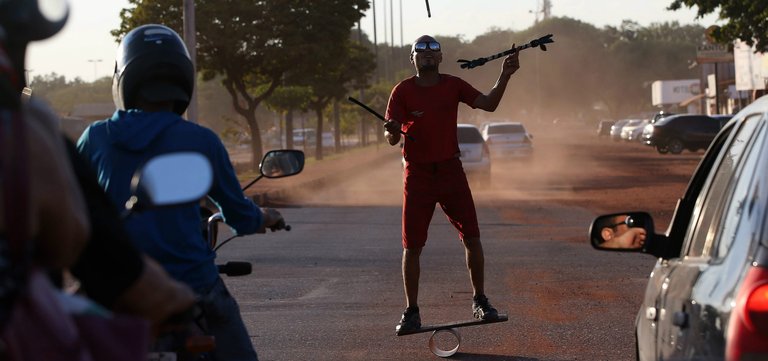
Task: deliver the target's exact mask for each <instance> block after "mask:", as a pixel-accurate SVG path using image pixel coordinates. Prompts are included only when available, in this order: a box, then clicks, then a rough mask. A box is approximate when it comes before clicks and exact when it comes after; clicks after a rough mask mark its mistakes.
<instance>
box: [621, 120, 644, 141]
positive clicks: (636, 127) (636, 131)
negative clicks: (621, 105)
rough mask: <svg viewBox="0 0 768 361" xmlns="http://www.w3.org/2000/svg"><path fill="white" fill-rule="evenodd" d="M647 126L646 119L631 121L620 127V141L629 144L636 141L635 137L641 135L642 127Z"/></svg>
mask: <svg viewBox="0 0 768 361" xmlns="http://www.w3.org/2000/svg"><path fill="white" fill-rule="evenodd" d="M646 124H648V120H646V119H632V120H630V121H629V122H627V124H624V126H623V127H621V136H620V137H621V140H624V141H627V142H630V141H637V137H638V136H639V135H640V134H642V131H643V127H645V125H646Z"/></svg>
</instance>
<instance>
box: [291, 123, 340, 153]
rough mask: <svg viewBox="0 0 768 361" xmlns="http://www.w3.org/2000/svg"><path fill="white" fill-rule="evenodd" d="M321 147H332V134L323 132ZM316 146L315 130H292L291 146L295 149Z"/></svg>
mask: <svg viewBox="0 0 768 361" xmlns="http://www.w3.org/2000/svg"><path fill="white" fill-rule="evenodd" d="M322 137H323V139H322V142H323V147H325V148H328V147H333V145H334V144H333V133H332V132H323V134H322ZM315 144H317V130H316V129H315V128H299V129H294V130H293V145H294V146H296V147H305V148H306V147H314V146H315Z"/></svg>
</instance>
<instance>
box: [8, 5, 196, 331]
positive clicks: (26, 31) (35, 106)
mask: <svg viewBox="0 0 768 361" xmlns="http://www.w3.org/2000/svg"><path fill="white" fill-rule="evenodd" d="M67 15H68V6H67V2H66V1H65V0H59V1H55V0H54V1H48V2H46V8H45V10H42V9H40V3H39V2H38V1H36V0H0V34H2V35H0V39H3V38H4V40H5V41H2V40H0V43H2V44H3V46H2V47H1V48H2V49H0V58H2V54H1V53H3V51H2V50H5V51H6V52H5V54H7V55H8V59H10V61H9V62H8V64H5V65H8V66H9V67H8V68H6V69H5V70H8V72H6V73H5V74H10V75H9V76H8V77H7V78H8V79H6V80H10V81H7V82H0V83H3V84H10V85H9V87H8V88H7V89H6V88H3V89H4V92H2V94H0V99H2V103H3V104H7V103H6V102H15V103H17V104H18V106H19V107H21V109H22V110H23V119H24V124H25V125H26V126H28V127H29V133H30V135H35V134H38V135H41V136H44V139H41V138H39V137H38V138H37V139H35V138H32V137H30V142H28V144H29V145H30V149H29V154H30V157H31V159H29V162H28V163H29V165H30V167H31V174H30V178H31V179H30V182H31V185H30V189H32V190H33V191H32V194H33V195H34V194H36V193H37V192H39V190H46V189H47V190H48V191H47V193H40V194H38V197H41V196H44V198H42V199H43V200H44V201H45V203H50V204H51V205H53V206H55V207H56V208H55V209H59V211H57V212H56V213H54V212H51V211H49V212H48V215H47V218H45V219H43V220H31V221H30V224H33V225H35V227H40V230H39V232H40V233H35V230H34V229H33V233H32V234H31V236H34V238H36V239H38V240H39V241H46V238H50V239H51V240H50V241H49V242H47V243H50V244H51V245H52V246H55V249H56V251H51V252H44V253H43V254H50V255H51V256H53V257H56V258H57V259H68V260H70V261H66V262H63V261H59V262H58V263H59V265H58V267H50V269H51V270H54V271H58V270H59V269H60V268H61V266H66V267H68V268H69V269H70V270H71V272H72V273H73V274H74V275H75V276H76V277H77V278H78V279H79V281H80V285H81V288H82V289H83V290H84V291H85V293H86V294H87V295H88V296H89V297H90V298H91V299H92V300H94V301H96V302H97V303H99V304H101V305H102V306H105V307H107V308H109V309H112V310H114V311H117V312H121V313H125V314H132V315H136V316H140V317H143V318H146V319H148V320H150V321H152V322H153V325H154V326H157V327H159V326H160V325H161V324H163V323H164V322H165V321H166V320H167V319H169V318H170V317H172V316H174V315H177V314H179V313H183V312H185V311H186V310H188V309H190V307H191V306H192V305H193V304H194V302H195V296H194V294H193V293H192V291H191V290H190V289H189V288H188V287H186V286H185V285H183V284H181V283H179V282H177V281H174V280H173V279H171V278H170V277H169V276H168V274H167V273H166V272H165V271H164V270H163V269H162V268H161V267H160V266H159V265H158V264H157V263H156V262H155V261H154V260H152V259H150V258H148V257H146V256H145V255H143V254H142V253H141V252H140V251H139V250H138V249H137V248H136V247H135V246H134V245H133V242H132V241H131V240H130V238H129V237H128V234H127V232H126V231H125V230H124V228H123V225H122V221H121V220H120V216H119V213H118V211H117V209H116V208H115V206H114V205H113V204H112V203H111V201H110V200H109V199H108V198H107V197H106V195H105V193H104V191H103V190H102V189H101V188H100V186H99V185H98V183H97V181H96V180H95V175H94V173H93V171H92V170H91V168H90V165H89V164H88V163H87V162H85V160H84V159H82V158H80V155H79V154H78V153H77V152H76V150H75V147H74V144H73V143H71V142H70V141H69V140H68V139H67V138H66V137H65V136H64V135H63V134H62V133H61V132H60V130H59V129H58V122H59V119H58V117H57V116H56V115H55V114H54V113H53V112H52V111H51V110H50V108H49V107H48V106H47V105H46V104H44V103H43V102H42V101H41V100H39V99H36V98H35V97H30V96H29V93H30V91H29V89H26V90H27V91H26V92H25V94H26V95H25V96H22V89H24V88H25V85H26V84H25V83H26V82H25V78H24V63H25V55H26V47H27V44H28V43H29V42H31V41H37V40H42V39H45V38H47V37H50V36H52V35H53V34H55V33H57V32H58V31H59V30H60V29H61V28H62V27H63V26H64V24H65V23H66V20H67ZM0 64H4V63H3V62H2V61H1V60H0ZM0 73H2V72H0ZM2 153H5V152H0V154H2ZM5 154H14V153H5ZM61 172H63V173H64V174H65V175H66V177H65V178H64V179H65V180H66V179H69V181H67V182H66V183H61V182H58V181H57V180H58V179H59V177H57V175H58V174H60V173H61ZM1 178H2V177H0V179H1ZM0 184H2V183H1V182H0ZM78 198H82V199H83V200H82V201H80V202H79V203H77V202H76V203H73V202H72V201H71V199H75V200H76V199H78ZM0 210H2V207H0ZM79 217H82V218H84V222H83V224H84V225H86V227H88V225H89V227H88V228H87V229H86V230H85V232H80V231H78V228H73V227H69V228H66V229H62V228H61V227H57V226H56V225H58V224H60V223H63V222H66V221H67V220H68V219H78V218H79ZM2 222H3V219H2V212H0V226H2ZM2 233H3V228H2V227H0V234H2ZM88 235H90V237H88ZM70 239H81V240H82V246H76V245H77V244H73V243H72V242H71V241H70ZM45 245H46V244H43V245H42V246H45ZM81 250H82V252H80V251H81ZM51 273H52V275H54V278H56V277H57V276H58V275H60V273H59V272H51ZM54 281H56V280H54Z"/></svg>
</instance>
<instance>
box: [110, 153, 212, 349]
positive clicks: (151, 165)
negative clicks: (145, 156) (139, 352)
mask: <svg viewBox="0 0 768 361" xmlns="http://www.w3.org/2000/svg"><path fill="white" fill-rule="evenodd" d="M212 184H213V169H212V168H211V164H210V162H209V161H208V159H207V158H205V157H204V156H203V155H202V154H199V153H194V152H179V153H169V154H164V155H160V156H157V157H154V158H152V159H150V160H149V161H148V162H147V163H146V164H145V165H144V166H143V167H142V168H141V169H139V170H138V171H136V173H135V175H134V177H133V182H132V183H131V197H130V198H129V199H128V201H127V202H126V204H125V210H124V212H123V214H122V218H123V219H126V218H128V217H130V216H131V215H132V214H134V213H137V212H141V211H144V210H147V209H153V208H159V207H172V206H181V205H189V204H194V203H197V202H199V201H200V199H202V198H203V197H205V195H206V194H207V193H208V190H209V189H210V187H211V185H212ZM199 318H200V315H199V308H198V307H193V308H192V309H190V310H187V312H185V313H183V314H180V315H176V316H174V317H173V319H172V320H168V324H171V325H177V326H176V327H174V329H173V330H168V331H166V332H163V333H162V334H161V335H159V336H158V338H157V339H156V340H155V342H154V345H153V346H152V348H151V350H152V351H151V352H149V354H148V356H147V360H149V361H178V360H201V359H203V360H204V359H208V358H207V356H206V355H207V353H209V352H210V351H212V350H213V349H214V348H215V346H216V343H215V340H214V339H213V337H212V336H207V335H205V333H204V332H203V331H202V329H203V327H202V325H200V324H198V323H197V320H198V319H199Z"/></svg>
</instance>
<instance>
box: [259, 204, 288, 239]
mask: <svg viewBox="0 0 768 361" xmlns="http://www.w3.org/2000/svg"><path fill="white" fill-rule="evenodd" d="M261 213H262V217H263V219H264V222H262V224H261V229H259V232H258V233H266V232H267V228H269V229H271V230H272V231H276V230H278V229H283V228H285V220H284V219H283V216H282V215H281V214H280V212H278V211H277V210H276V209H272V208H261Z"/></svg>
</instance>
